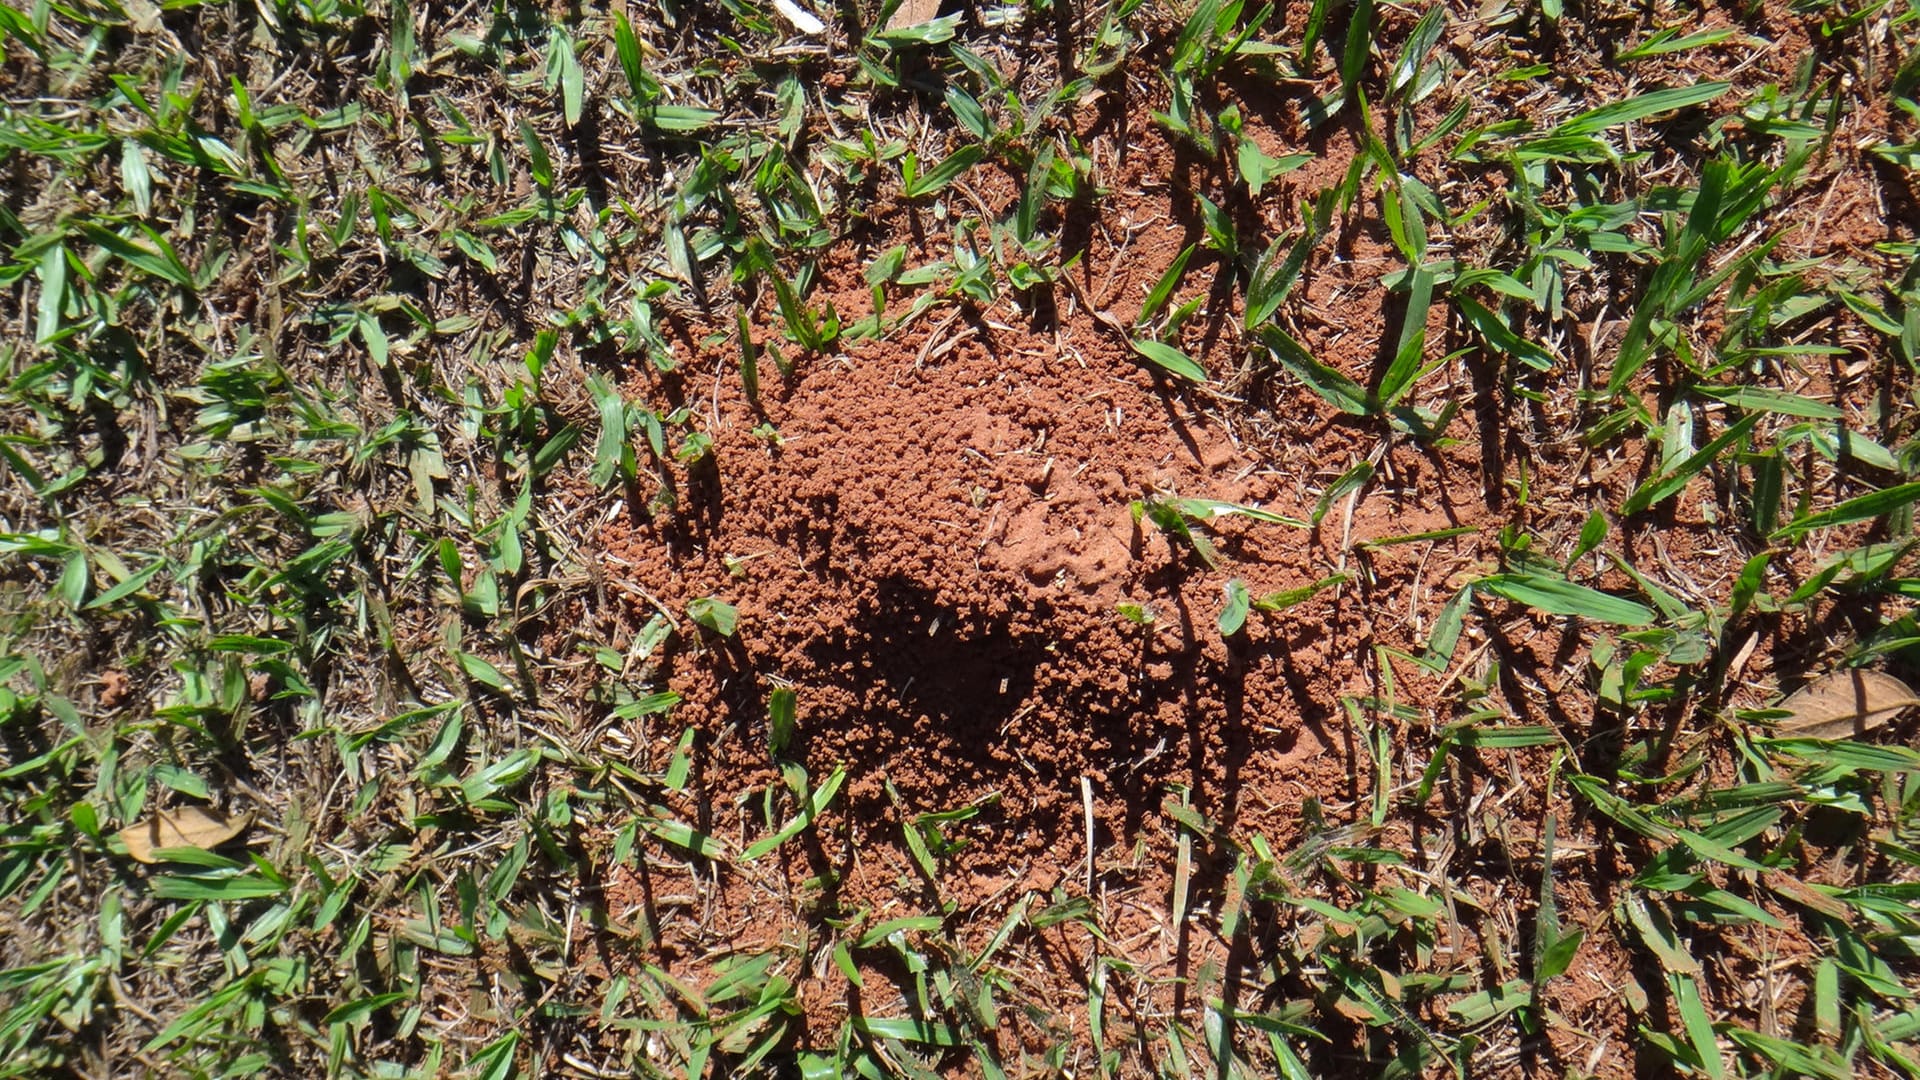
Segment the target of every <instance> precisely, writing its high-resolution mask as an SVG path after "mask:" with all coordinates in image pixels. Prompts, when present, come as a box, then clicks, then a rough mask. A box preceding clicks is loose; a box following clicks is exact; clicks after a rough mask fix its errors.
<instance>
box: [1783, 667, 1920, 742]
mask: <svg viewBox="0 0 1920 1080" xmlns="http://www.w3.org/2000/svg"><path fill="white" fill-rule="evenodd" d="M1911 705H1920V698H1916V697H1915V696H1914V694H1913V689H1912V688H1911V687H1909V686H1908V685H1907V684H1906V683H1903V682H1901V681H1900V680H1899V679H1896V678H1894V677H1893V676H1891V675H1883V674H1881V673H1880V672H1878V671H1865V670H1862V669H1859V668H1855V669H1852V670H1848V671H1836V672H1834V673H1832V674H1830V675H1822V676H1821V677H1820V678H1818V679H1815V680H1813V681H1812V682H1810V683H1808V684H1807V685H1805V686H1803V687H1801V688H1800V689H1798V690H1796V691H1794V692H1793V693H1792V694H1789V695H1787V698H1786V700H1785V701H1782V702H1781V703H1780V704H1779V706H1777V707H1778V708H1781V709H1784V710H1786V711H1787V712H1790V713H1792V714H1793V715H1792V716H1789V717H1787V718H1786V719H1784V720H1782V721H1780V725H1779V727H1778V728H1777V729H1776V732H1777V734H1780V735H1785V736H1789V737H1792V738H1801V739H1850V738H1857V737H1859V736H1862V735H1865V734H1866V733H1867V732H1869V731H1872V730H1873V729H1875V728H1877V727H1880V726H1881V725H1883V724H1885V723H1886V722H1887V721H1889V720H1891V719H1893V718H1894V717H1895V716H1897V715H1899V713H1900V711H1901V710H1902V709H1905V708H1907V707H1908V706H1911Z"/></svg>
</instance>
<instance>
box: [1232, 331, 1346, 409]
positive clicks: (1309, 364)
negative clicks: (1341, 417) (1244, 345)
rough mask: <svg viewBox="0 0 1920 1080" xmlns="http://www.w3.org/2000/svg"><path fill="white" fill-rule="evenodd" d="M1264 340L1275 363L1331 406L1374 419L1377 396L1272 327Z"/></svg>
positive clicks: (1286, 334)
mask: <svg viewBox="0 0 1920 1080" xmlns="http://www.w3.org/2000/svg"><path fill="white" fill-rule="evenodd" d="M1260 340H1261V342H1263V343H1264V344H1265V345H1266V346H1267V350H1268V351H1269V352H1271V353H1272V354H1273V356H1274V358H1275V359H1277V360H1279V361H1280V363H1281V364H1282V365H1283V366H1284V367H1285V368H1286V369H1287V370H1288V371H1291V372H1292V373H1293V374H1294V376H1295V377H1297V378H1298V379H1299V380H1300V381H1301V382H1303V383H1306V384H1307V387H1308V389H1310V390H1312V391H1313V392H1314V393H1316V394H1319V395H1320V397H1321V398H1322V399H1323V400H1325V401H1326V402H1327V404H1329V405H1332V406H1333V407H1334V408H1336V409H1338V410H1340V411H1341V412H1343V413H1347V414H1348V415H1350V416H1369V415H1372V413H1373V411H1374V401H1373V395H1372V394H1369V393H1367V388H1366V387H1364V386H1361V385H1360V384H1359V383H1357V382H1354V381H1353V380H1352V379H1349V378H1347V377H1346V376H1345V375H1343V374H1341V373H1340V372H1338V371H1336V370H1334V369H1333V368H1330V367H1328V366H1327V365H1325V364H1323V363H1321V362H1320V361H1318V360H1316V359H1314V358H1313V354H1311V353H1309V352H1308V351H1307V347H1306V346H1305V345H1302V344H1300V343H1299V342H1298V341H1295V340H1294V338H1293V335H1291V334H1289V333H1287V332H1286V331H1285V330H1282V329H1280V328H1279V327H1277V326H1274V325H1272V324H1268V325H1266V326H1263V327H1261V328H1260Z"/></svg>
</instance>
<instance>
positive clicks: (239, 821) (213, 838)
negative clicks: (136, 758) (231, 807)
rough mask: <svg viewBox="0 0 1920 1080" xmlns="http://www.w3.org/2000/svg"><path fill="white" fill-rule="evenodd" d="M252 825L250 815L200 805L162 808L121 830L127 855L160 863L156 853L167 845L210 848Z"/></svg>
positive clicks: (141, 860) (207, 849)
mask: <svg viewBox="0 0 1920 1080" xmlns="http://www.w3.org/2000/svg"><path fill="white" fill-rule="evenodd" d="M252 824H253V816H252V815H251V814H243V815H241V816H240V817H237V818H227V817H221V816H220V815H218V814H215V813H213V812H212V811H209V810H206V809H204V808H202V807H198V806H183V807H181V808H179V809H178V810H160V811H157V812H155V813H154V814H153V815H152V816H151V817H149V818H147V820H146V821H144V822H142V823H140V824H138V825H130V826H128V827H127V828H124V829H121V830H120V840H121V842H122V843H124V844H126V845H127V854H128V855H131V856H133V858H134V859H135V860H137V861H139V862H143V863H157V862H160V861H161V858H160V857H159V856H158V855H156V854H155V853H156V852H159V851H164V850H166V849H168V848H199V849H200V850H202V851H211V850H213V849H214V848H217V847H219V846H220V845H221V844H224V843H226V842H227V841H229V840H232V839H233V838H234V837H236V836H239V835H240V834H241V833H243V832H245V831H247V827H248V826H249V825H252Z"/></svg>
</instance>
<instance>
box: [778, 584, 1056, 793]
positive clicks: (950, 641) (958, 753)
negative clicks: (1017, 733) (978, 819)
mask: <svg viewBox="0 0 1920 1080" xmlns="http://www.w3.org/2000/svg"><path fill="white" fill-rule="evenodd" d="M1044 619H1045V613H1044V612H1031V613H1016V612H1009V613H1005V614H998V615H991V616H989V615H983V614H979V613H970V612H966V611H960V610H955V609H954V608H951V607H948V606H944V605H942V604H941V603H939V602H938V600H937V599H936V598H935V597H934V596H933V595H932V593H930V592H929V591H928V590H926V589H925V588H923V587H921V586H920V585H918V584H917V583H914V582H912V581H909V580H907V579H904V578H897V577H896V578H889V579H887V580H885V581H882V582H880V583H879V584H878V585H877V586H876V587H875V588H874V590H873V592H872V594H871V596H869V597H866V598H863V599H862V600H861V601H859V602H858V606H857V608H856V610H855V613H854V615H853V617H852V618H850V619H849V620H848V622H847V633H845V634H844V635H841V636H836V637H832V638H820V639H817V640H815V641H814V642H813V643H811V644H810V645H809V647H808V649H807V656H808V659H809V660H810V661H811V662H812V664H813V665H814V667H815V672H816V675H815V677H816V678H817V679H818V680H819V681H821V682H825V683H828V684H829V685H835V686H836V687H837V688H838V689H840V690H842V691H844V692H845V693H846V694H847V695H848V696H849V697H850V698H852V700H854V701H855V702H857V703H858V706H859V708H860V709H861V711H862V713H863V715H862V716H861V717H860V718H859V719H860V721H861V725H860V726H862V727H864V728H865V729H866V730H868V731H875V730H877V731H882V732H885V733H886V735H887V736H889V738H888V739H886V740H884V741H875V740H866V741H867V742H873V743H874V744H873V745H843V746H835V747H833V749H835V750H839V751H841V752H843V753H847V754H848V755H849V756H850V757H851V758H852V759H854V760H883V759H886V758H888V757H892V756H895V755H897V754H898V753H899V752H900V751H902V750H903V749H907V748H911V747H914V746H916V745H918V746H921V747H923V748H925V749H929V750H937V751H939V752H940V753H941V754H943V755H952V756H953V757H955V758H957V759H960V760H965V761H969V762H970V763H972V764H973V765H975V766H981V765H984V764H985V763H986V761H987V760H988V759H990V758H992V757H995V756H997V755H998V754H999V753H1000V752H1002V751H1003V749H1004V748H1003V747H1002V745H1001V744H1002V742H1003V740H1002V738H1001V732H1002V730H1003V728H1004V727H1005V726H1006V725H1007V723H1008V722H1009V721H1010V720H1012V719H1013V718H1014V715H1015V713H1016V712H1017V711H1018V710H1019V709H1020V708H1021V707H1022V704H1023V703H1025V702H1027V701H1028V699H1029V697H1030V695H1031V693H1032V691H1033V688H1034V684H1035V680H1036V678H1037V674H1038V672H1039V670H1040V668H1041V666H1042V665H1044V664H1045V663H1047V661H1048V659H1049V653H1048V650H1047V648H1046V646H1045V643H1044V641H1043V640H1042V639H1041V638H1040V636H1039V635H1037V634H1035V633H1033V632H1031V631H1030V629H1029V627H1030V625H1031V624H1033V623H1035V622H1043V621H1044ZM815 734H816V737H819V736H825V737H827V738H829V739H831V738H833V737H834V736H835V735H837V734H838V733H837V732H835V731H832V730H827V731H820V732H816V733H815ZM901 739H912V740H913V742H901V741H899V740H901Z"/></svg>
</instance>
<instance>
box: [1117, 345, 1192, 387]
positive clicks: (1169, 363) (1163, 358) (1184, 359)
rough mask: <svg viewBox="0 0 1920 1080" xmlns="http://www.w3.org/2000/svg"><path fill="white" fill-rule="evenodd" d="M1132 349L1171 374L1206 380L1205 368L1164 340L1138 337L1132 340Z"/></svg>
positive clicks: (1184, 377)
mask: <svg viewBox="0 0 1920 1080" xmlns="http://www.w3.org/2000/svg"><path fill="white" fill-rule="evenodd" d="M1133 351H1134V352H1137V353H1139V354H1140V355H1141V356H1144V357H1146V358H1147V359H1149V360H1151V361H1153V362H1154V363H1155V364H1158V365H1159V366H1160V367H1161V368H1163V369H1165V370H1166V371H1168V372H1171V373H1172V374H1175V375H1178V376H1180V377H1181V378H1183V379H1189V380H1192V381H1193V382H1197V383H1203V382H1206V381H1207V369H1206V368H1203V367H1201V366H1200V365H1199V364H1197V363H1195V362H1194V361H1193V359H1192V358H1191V357H1189V356H1188V355H1187V354H1186V353H1183V352H1181V351H1180V350H1179V349H1176V348H1174V347H1173V346H1171V345H1168V344H1166V343H1165V342H1160V341H1154V340H1153V339H1152V338H1140V339H1137V340H1135V341H1134V342H1133Z"/></svg>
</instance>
